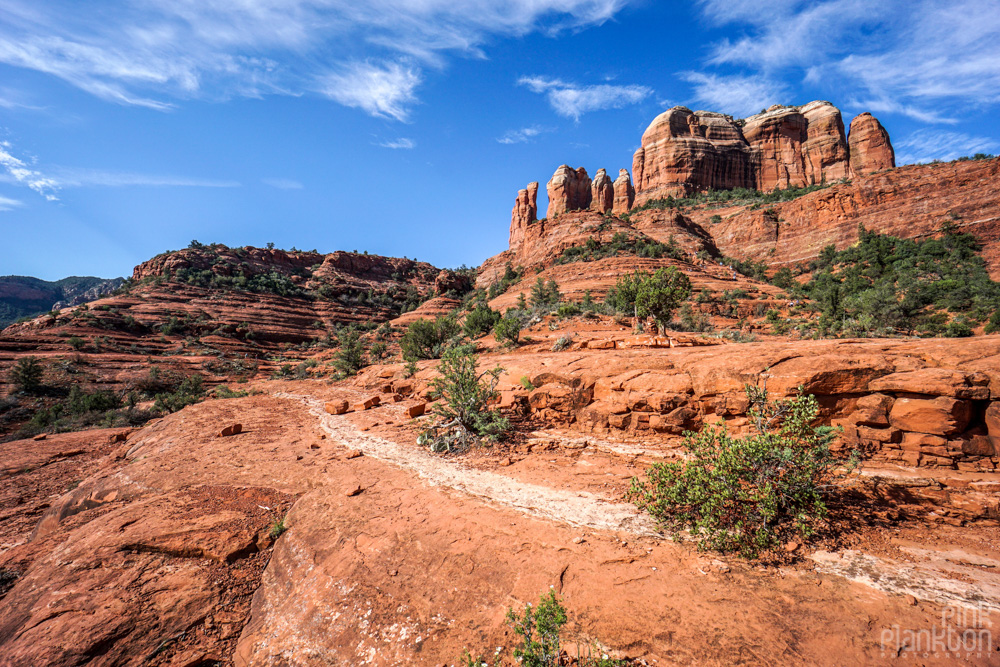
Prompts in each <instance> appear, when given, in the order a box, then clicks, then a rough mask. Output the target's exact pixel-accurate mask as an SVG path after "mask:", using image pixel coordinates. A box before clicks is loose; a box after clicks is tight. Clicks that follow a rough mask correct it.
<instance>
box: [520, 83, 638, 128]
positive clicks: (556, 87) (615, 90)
mask: <svg viewBox="0 0 1000 667" xmlns="http://www.w3.org/2000/svg"><path fill="white" fill-rule="evenodd" d="M517 83H518V85H520V86H524V87H526V88H527V89H528V90H530V91H531V92H533V93H539V94H544V95H545V96H546V97H547V98H548V100H549V104H550V105H551V106H552V108H553V109H554V110H555V112H556V113H557V114H559V115H560V116H566V117H567V118H573V119H574V120H579V118H580V116H582V115H583V114H585V113H587V112H589V111H601V110H603V109H621V108H623V107H625V106H628V105H630V104H637V103H639V102H641V101H642V100H644V99H646V98H647V97H649V96H650V95H652V94H653V90H652V88H647V87H646V86H635V85H632V86H612V85H608V84H598V85H593V86H580V85H577V84H575V83H567V82H565V81H562V80H560V79H550V78H546V77H541V76H523V77H521V78H520V79H518V81H517Z"/></svg>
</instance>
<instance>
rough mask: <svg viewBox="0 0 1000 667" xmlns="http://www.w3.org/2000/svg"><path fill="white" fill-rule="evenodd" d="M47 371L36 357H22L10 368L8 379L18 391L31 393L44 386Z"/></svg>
mask: <svg viewBox="0 0 1000 667" xmlns="http://www.w3.org/2000/svg"><path fill="white" fill-rule="evenodd" d="M44 373H45V371H44V369H43V368H42V364H41V362H39V361H38V359H37V358H35V357H22V358H20V359H18V360H17V363H16V364H14V367H13V368H11V369H10V374H9V375H8V380H9V381H10V383H11V384H12V385H14V388H15V389H16V390H17V391H21V392H24V393H26V394H31V393H34V392H36V391H38V390H39V389H41V388H42V375H43V374H44Z"/></svg>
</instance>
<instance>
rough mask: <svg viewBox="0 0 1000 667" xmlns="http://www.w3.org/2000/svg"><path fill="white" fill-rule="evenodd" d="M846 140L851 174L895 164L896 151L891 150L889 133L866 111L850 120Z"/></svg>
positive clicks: (891, 166)
mask: <svg viewBox="0 0 1000 667" xmlns="http://www.w3.org/2000/svg"><path fill="white" fill-rule="evenodd" d="M848 142H849V144H850V153H851V174H852V176H861V175H863V174H869V173H871V172H873V171H882V170H883V169H893V168H894V167H895V166H896V153H895V152H894V151H893V150H892V142H890V141H889V133H888V132H886V131H885V128H884V127H882V124H881V123H880V122H878V119H877V118H875V117H874V116H872V115H871V114H870V113H868V112H867V111H866V112H865V113H863V114H861V115H860V116H857V117H856V118H855V119H854V120H852V121H851V133H850V135H848Z"/></svg>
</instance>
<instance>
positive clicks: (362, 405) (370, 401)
mask: <svg viewBox="0 0 1000 667" xmlns="http://www.w3.org/2000/svg"><path fill="white" fill-rule="evenodd" d="M379 403H381V399H380V398H379V397H378V396H369V397H368V398H365V399H363V400H361V401H359V402H358V403H357V404H355V406H354V409H355V410H357V411H358V412H361V411H363V410H371V409H372V408H377V407H378V406H379Z"/></svg>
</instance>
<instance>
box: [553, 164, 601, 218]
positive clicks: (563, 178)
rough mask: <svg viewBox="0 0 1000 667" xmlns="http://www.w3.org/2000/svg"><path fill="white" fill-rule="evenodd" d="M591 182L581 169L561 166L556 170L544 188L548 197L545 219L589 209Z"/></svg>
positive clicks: (585, 171) (585, 172)
mask: <svg viewBox="0 0 1000 667" xmlns="http://www.w3.org/2000/svg"><path fill="white" fill-rule="evenodd" d="M590 186H591V180H590V176H588V175H587V170H586V169H584V168H583V167H580V168H579V169H573V168H572V167H570V166H569V165H566V164H564V165H561V166H560V167H559V168H558V169H556V173H555V174H553V175H552V178H551V179H550V180H549V182H548V184H547V185H546V186H545V190H546V192H548V195H549V207H548V211H547V212H546V217H547V218H552V217H555V216H556V215H559V214H560V213H566V212H567V211H581V210H587V209H589V208H590V201H591V190H590Z"/></svg>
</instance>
